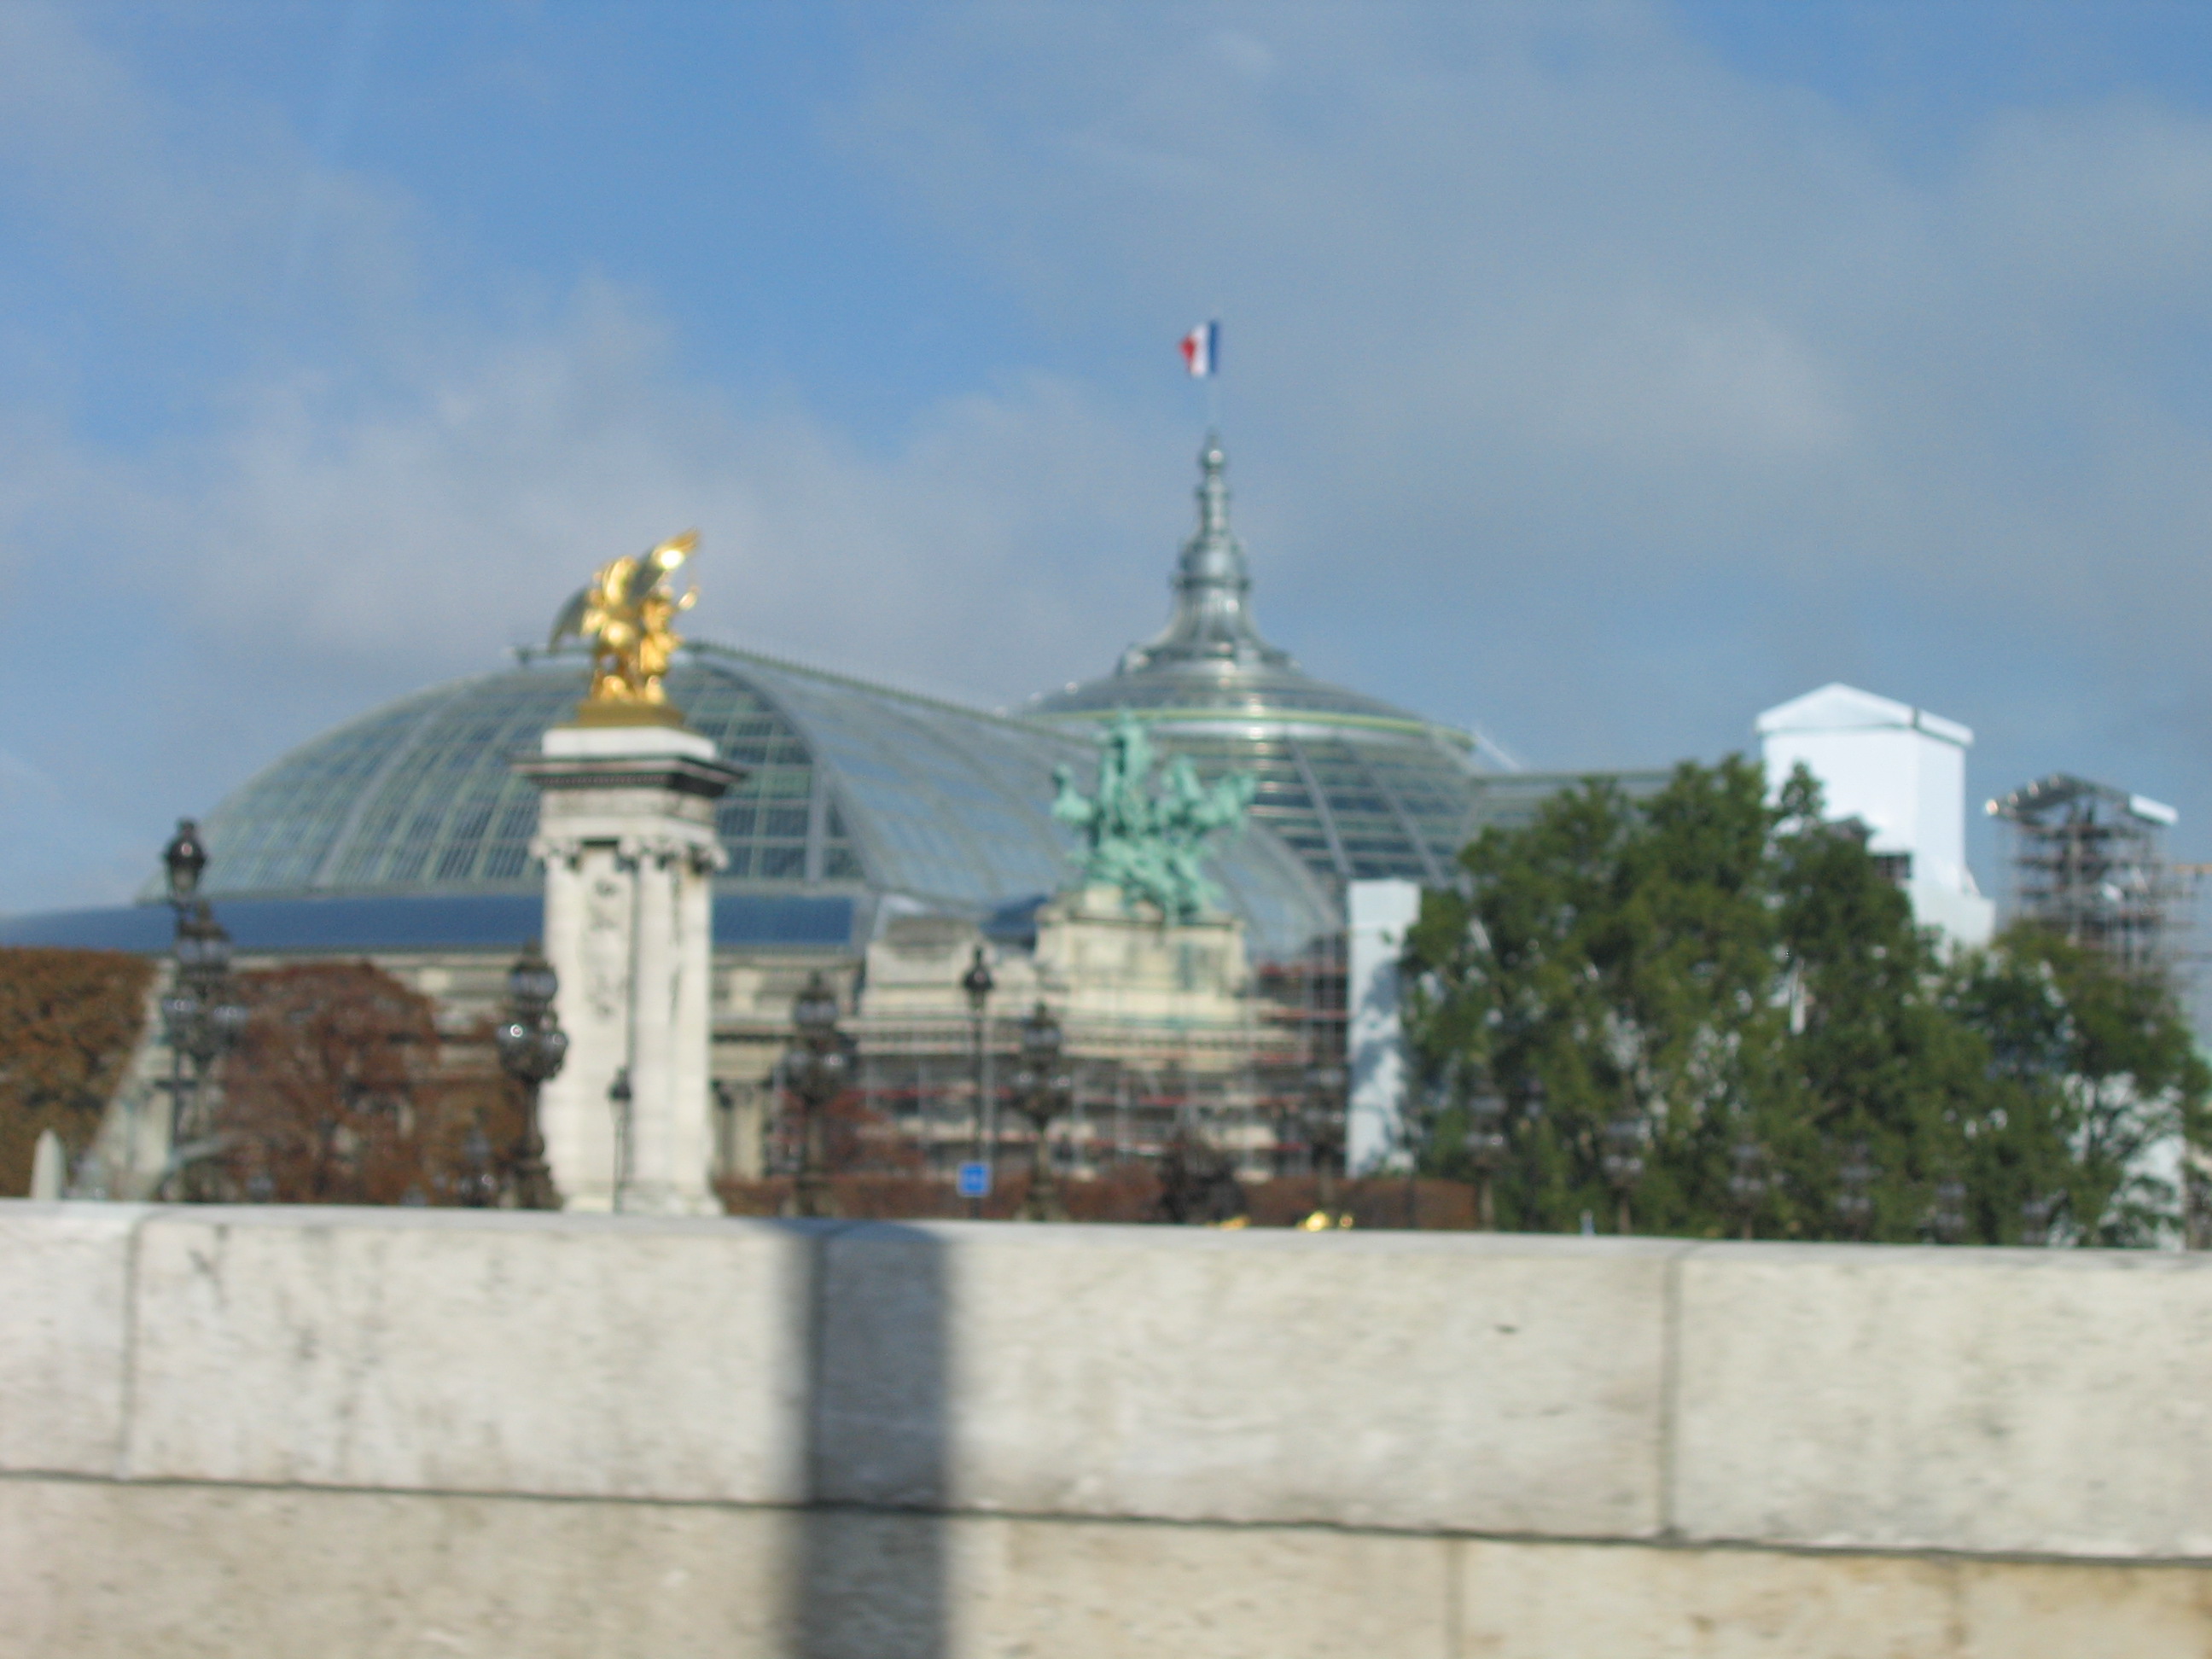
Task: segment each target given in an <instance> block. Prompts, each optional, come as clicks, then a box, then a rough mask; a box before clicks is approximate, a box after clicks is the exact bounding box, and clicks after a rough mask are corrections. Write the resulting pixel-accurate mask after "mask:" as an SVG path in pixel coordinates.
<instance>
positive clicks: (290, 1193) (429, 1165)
mask: <svg viewBox="0 0 2212 1659" xmlns="http://www.w3.org/2000/svg"><path fill="white" fill-rule="evenodd" d="M237 986H238V993H239V1000H240V1001H241V1002H242V1003H244V1004H245V1006H246V1008H247V1009H248V1010H249V1012H251V1014H252V1018H251V1020H250V1021H249V1023H248V1024H247V1025H246V1033H245V1036H243V1038H242V1039H241V1040H240V1043H239V1045H238V1048H236V1050H235V1051H234V1052H233V1053H232V1054H231V1055H230V1056H229V1057H228V1059H227V1060H225V1061H224V1062H223V1066H222V1105H221V1108H220V1110H219V1112H218V1115H217V1122H216V1127H217V1128H218V1130H219V1131H220V1132H221V1133H222V1134H223V1137H224V1139H226V1140H227V1141H228V1143H229V1144H228V1149H227V1150H226V1152H224V1154H223V1158H222V1174H223V1185H224V1187H225V1188H227V1189H228V1193H229V1194H231V1195H234V1196H236V1197H248V1198H259V1199H267V1200H273V1201H275V1202H276V1203H280V1204H397V1203H402V1202H416V1203H426V1204H459V1203H464V1202H466V1201H468V1198H469V1196H470V1182H471V1178H475V1179H477V1181H481V1180H482V1178H483V1176H484V1175H485V1174H486V1173H487V1170H486V1167H485V1165H484V1164H483V1163H482V1162H481V1161H480V1159H475V1158H471V1134H470V1131H471V1128H475V1129H477V1130H478V1131H480V1132H481V1134H482V1137H483V1139H482V1140H481V1141H480V1142H479V1143H478V1144H477V1150H478V1151H479V1152H482V1151H484V1150H488V1151H489V1155H490V1157H491V1158H493V1159H494V1160H495V1161H496V1160H500V1159H503V1158H505V1157H506V1155H507V1152H508V1151H509V1149H510V1148H511V1147H512V1146H513V1144H514V1141H515V1139H516V1137H517V1136H518V1135H519V1133H520V1130H521V1124H522V1109H521V1101H520V1097H519V1095H518V1094H517V1092H516V1091H515V1088H514V1085H513V1084H511V1083H509V1082H508V1081H507V1079H506V1078H505V1077H504V1076H503V1075H502V1074H501V1073H499V1072H498V1071H497V1070H496V1069H495V1068H492V1067H489V1066H486V1065H484V1064H483V1061H482V1058H481V1052H480V1054H479V1058H478V1060H477V1064H475V1065H472V1066H458V1065H449V1064H447V1054H446V1052H445V1048H444V1046H443V1045H442V1044H441V1042H440V1039H439V1034H438V1028H437V1023H436V1020H435V1018H434V1014H433V1008H432V1004H431V1002H430V1000H429V999H428V997H425V996H422V995H420V994H417V993H416V992H414V991H410V990H409V989H408V988H407V987H405V986H404V985H403V984H401V983H400V982H399V981H398V980H396V979H394V978H393V977H392V975H389V974H387V973H386V972H384V971H383V970H382V969H380V968H377V967H374V965H372V964H370V963H366V962H352V963H301V964H300V965H297V966H294V967H288V968H275V969H267V970H265V971H262V972H256V973H245V974H240V975H238V980H237Z"/></svg>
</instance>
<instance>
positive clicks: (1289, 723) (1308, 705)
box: [1022, 433, 1482, 884]
mask: <svg viewBox="0 0 2212 1659" xmlns="http://www.w3.org/2000/svg"><path fill="white" fill-rule="evenodd" d="M1227 468H1228V459H1227V457H1226V456H1225V454H1224V453H1223V451H1222V447H1221V441H1220V439H1219V438H1218V436H1216V435H1212V434H1210V433H1209V434H1208V435H1207V436H1206V446H1205V448H1204V449H1203V450H1202V451H1201V452H1200V455H1199V471H1200V481H1199V486H1198V532H1197V533H1196V534H1195V535H1194V536H1193V537H1192V538H1190V540H1189V541H1188V542H1186V543H1184V544H1183V548H1182V557H1181V559H1180V560H1179V561H1178V562H1177V564H1176V573H1175V575H1174V577H1173V579H1172V580H1171V582H1170V586H1171V588H1172V590H1173V592H1174V593H1175V611H1174V614H1173V616H1172V617H1170V620H1169V622H1168V625H1167V627H1166V628H1165V629H1162V630H1161V632H1160V633H1159V634H1158V635H1157V636H1156V637H1155V638H1153V639H1152V640H1150V641H1146V643H1144V644H1142V645H1135V646H1132V647H1129V649H1128V650H1127V652H1125V653H1122V657H1121V663H1120V665H1119V666H1118V667H1116V669H1115V671H1114V672H1113V673H1111V674H1109V675H1107V676H1106V677H1105V678H1102V679H1096V680H1091V681H1090V682H1088V683H1086V684H1081V685H1073V686H1070V687H1068V688H1067V689H1066V690H1063V691H1055V692H1049V693H1046V694H1043V695H1042V696H1036V697H1032V698H1031V699H1030V701H1029V702H1027V703H1026V704H1024V707H1023V709H1022V712H1023V714H1025V715H1028V716H1030V718H1032V719H1036V720H1042V721H1046V722H1049V723H1052V724H1055V725H1059V726H1071V725H1085V726H1087V725H1091V724H1093V723H1095V722H1097V721H1099V720H1104V719H1106V718H1109V717H1110V716H1111V715H1112V714H1115V713H1116V712H1117V711H1120V710H1122V709H1127V710H1128V711H1130V712H1131V713H1133V714H1138V715H1139V716H1141V717H1142V718H1143V719H1144V720H1146V723H1147V725H1148V726H1150V727H1151V728H1152V733H1153V736H1154V738H1156V739H1157V740H1158V743H1159V744H1160V746H1161V747H1162V748H1164V749H1166V750H1170V751H1171V752H1175V753H1179V754H1187V755H1188V756H1190V757H1191V758H1192V759H1193V760H1194V762H1195V763H1197V765H1198V768H1199V770H1200V773H1201V775H1206V776H1207V777H1212V776H1218V775H1220V774H1222V773H1225V772H1231V771H1238V770H1243V771H1249V772H1252V773H1254V774H1255V775H1257V776H1258V778H1259V781H1260V788H1259V793H1258V796H1257V797H1256V799H1255V800H1254V803H1253V807H1252V816H1253V817H1254V819H1255V821H1256V822H1258V823H1264V824H1266V825H1267V827H1268V828H1269V829H1273V831H1274V832H1275V833H1276V834H1277V835H1279V836H1281V838H1282V839H1283V841H1284V842H1285V843H1286V844H1287V845H1288V846H1290V847H1291V848H1292V849H1294V850H1295V851H1296V852H1297V854H1298V855H1299V856H1300V857H1301V858H1303V859H1304V860H1305V861H1306V864H1307V866H1308V867H1309V868H1310V869H1311V870H1312V871H1313V872H1315V873H1316V875H1317V876H1319V877H1321V878H1323V879H1325V880H1329V881H1332V882H1334V881H1351V880H1361V879H1368V878H1376V877H1390V876H1395V877H1403V878H1407V879H1410V880H1414V881H1422V882H1428V883H1431V884H1435V883H1441V882H1443V880H1444V879H1445V878H1446V875H1445V872H1448V871H1449V869H1450V868H1451V864H1452V860H1453V857H1454V855H1455V854H1456V853H1457V852H1458V850H1459V848H1461V846H1462V845H1463V844H1464V843H1465V842H1466V841H1467V839H1468V835H1469V834H1470V833H1471V830H1472V828H1473V826H1474V819H1475V811H1476V798H1477V793H1478V791H1479V788H1480V778H1481V776H1482V774H1481V772H1480V770H1478V769H1477V768H1476V766H1475V764H1474V747H1475V740H1474V738H1473V737H1471V736H1470V735H1469V734H1468V733H1466V732H1457V731H1454V730H1453V729H1452V728H1450V727H1449V726H1438V725H1436V724H1435V723H1433V722H1431V721H1429V720H1423V719H1422V718H1421V717H1420V716H1419V715H1418V714H1408V713H1407V711H1406V710H1404V709H1402V708H1394V707H1393V706H1391V705H1390V704H1389V703H1387V702H1382V701H1381V700H1380V699H1378V698H1375V697H1370V696H1366V695H1365V694H1364V693H1362V692H1358V691H1353V690H1347V689H1346V688H1345V687H1343V686H1340V685H1331V684H1328V682H1327V681H1324V680H1318V679H1316V678H1313V677H1312V676H1311V675H1310V674H1307V673H1305V672H1304V671H1303V670H1301V669H1300V668H1299V667H1298V665H1297V662H1296V661H1295V660H1294V659H1292V658H1291V654H1290V653H1288V652H1286V651H1285V650H1283V649H1281V648H1280V647H1277V646H1274V645H1271V644H1269V643H1268V642H1267V641H1266V640H1265V639H1263V638H1262V637H1261V634H1260V630H1259V628H1258V626H1257V625H1256V624H1255V623H1254V621H1253V619H1252V609H1251V594H1252V578H1251V574H1250V572H1249V569H1248V568H1247V566H1246V563H1245V558H1244V548H1243V544H1242V543H1241V542H1239V541H1238V540H1237V537H1236V535H1235V533H1234V532H1232V531H1231V529H1230V526H1229V486H1228V482H1227V478H1226V477H1225V474H1226V471H1227Z"/></svg>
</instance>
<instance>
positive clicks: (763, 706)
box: [204, 645, 1338, 956]
mask: <svg viewBox="0 0 2212 1659" xmlns="http://www.w3.org/2000/svg"><path fill="white" fill-rule="evenodd" d="M583 679H584V665H583V659H582V657H581V656H580V655H577V654H572V653H554V654H551V655H538V656H534V657H532V658H529V659H525V660H523V661H521V662H520V663H518V664H517V665H514V666H513V667H511V668H507V669H505V670H502V671H498V672H495V673H489V674H483V675H478V676H476V677H474V678H469V679H465V680H459V681H455V682H453V683H452V684H447V685H442V686H438V687H435V688H433V689H432V690H427V691H423V692H420V693H417V694H416V695H415V696H409V697H404V698H402V699H400V700H399V701H398V702H393V703H391V704H388V705H387V706H386V707H385V708H380V709H377V710H375V711H374V712H373V713H371V714H366V715H363V716H362V717H361V718H360V719H358V720H354V721H351V722H349V724H347V725H345V726H340V727H338V728H337V730H336V731H333V732H329V733H327V734H325V735H324V736H322V737H320V738H316V739H314V740H313V742H310V743H308V744H304V745H302V746H301V748H299V749H297V750H294V751H293V752H292V753H291V754H289V755H287V756H286V757H283V759H281V760H279V761H278V762H276V764H274V765H273V766H271V767H270V768H269V769H267V770H265V771H264V772H263V773H262V774H260V775H258V777H255V778H253V779H252V780H251V781H248V782H247V783H246V784H245V785H244V786H242V787H240V788H239V789H238V790H237V791H235V792H234V793H233V794H231V795H230V796H229V797H228V799H225V800H224V801H223V802H222V804H221V805H219V806H217V807H216V810H215V811H213V812H212V813H210V815H209V817H208V818H207V821H206V823H205V824H204V834H205V836H206V839H207V842H208V848H209V852H210V865H209V868H208V873H207V878H206V882H205V890H206V891H207V892H208V894H209V895H210V896H211V897H215V898H218V899H221V898H278V897H301V898H307V897H328V896H351V897H360V896H402V895H430V894H436V895H447V896H460V895H465V894H477V895H488V894H501V893H505V894H526V893H535V892H536V891H537V890H538V881H539V878H538V873H537V872H536V871H535V870H534V869H533V868H532V865H531V862H530V854H529V844H530V838H531V836H532V833H533V831H534V830H535V829H536V826H537V820H538V793H537V790H536V789H535V788H534V787H532V785H531V784H529V783H528V782H526V781H524V780H523V779H521V778H519V777H517V776H515V775H513V772H512V770H511V769H510V767H509V763H510V762H511V761H512V760H513V758H514V757H517V756H519V755H521V754H523V753H526V752H529V751H534V750H536V748H537V746H538V739H539V737H540V735H541V734H542V733H543V732H544V730H545V728H546V727H548V726H553V725H556V724H559V723H560V722H562V720H567V719H568V717H569V714H570V712H571V710H572V709H573V708H574V705H575V703H576V702H577V699H578V697H579V696H580V694H581V692H582V690H583ZM667 684H668V694H669V697H670V700H671V702H674V703H675V704H676V706H677V707H678V708H681V709H683V710H684V714H685V716H686V720H687V723H688V724H689V725H690V726H691V727H692V728H693V729H694V730H696V731H698V732H702V733H704V734H705V735H707V736H708V737H710V738H713V739H714V744H715V747H716V749H717V750H718V751H719V752H720V755H721V757H722V758H724V759H725V760H726V761H728V762H730V763H732V764H733V765H737V766H739V767H742V768H744V769H745V774H746V775H745V777H744V781H742V782H741V783H739V784H738V786H737V787H736V788H734V789H733V790H732V791H731V793H729V794H728V795H726V796H725V797H724V798H723V799H722V800H721V801H720V804H719V805H718V808H717V815H716V828H717V830H718V832H719V833H720V837H721V841H722V845H723V847H724V849H725V850H726V852H727V853H728V854H729V859H730V863H729V866H728V867H727V868H726V870H725V871H724V872H722V874H721V876H720V878H718V879H717V882H716V886H717V890H718V891H720V892H724V893H744V892H750V893H756V894H769V893H775V892H787V893H803V892H822V893H835V892H843V893H848V894H853V895H855V896H860V897H862V898H867V897H871V896H881V895H884V894H889V893H896V894H900V895H903V896H908V897H910V898H912V899H914V900H915V901H918V902H922V903H925V904H929V905H934V906H951V907H955V908H963V909H968V910H975V911H979V912H980V911H986V910H991V909H994V908H1000V907H1004V906H1006V905H1007V904H1009V903H1010V902H1015V901H1019V900H1024V899H1028V898H1032V897H1036V896H1042V895H1043V894H1046V893H1049V892H1052V891H1054V890H1057V889H1059V888H1060V887H1062V886H1064V885H1065V884H1066V881H1067V879H1068V877H1069V874H1070V871H1071V868H1072V865H1071V861H1070V854H1071V852H1072V849H1073V842H1072V841H1071V839H1070V837H1069V836H1068V833H1067V831H1066V829H1064V827H1063V826H1061V825H1060V824H1059V823H1056V822H1055V821H1054V819H1053V817H1052V816H1051V812H1050V810H1049V808H1050V803H1051V800H1052V795H1053V782H1052V773H1053V768H1054V766H1055V765H1057V764H1060V763H1067V764H1070V765H1073V766H1074V767H1075V768H1076V769H1077V770H1078V772H1079V774H1080V773H1083V772H1085V770H1086V769H1087V768H1088V767H1089V765H1090V764H1091V761H1092V757H1093V754H1094V752H1095V751H1094V750H1093V748H1092V745H1091V742H1090V741H1088V738H1087V734H1082V735H1079V734H1076V733H1071V732H1060V731H1055V730H1052V729H1048V728H1044V727H1040V726H1035V725H1030V724H1026V723H1024V722H1021V721H1017V720H1007V719H1003V718H1000V717H999V716H995V715H991V714H982V713H980V712H977V711H974V710H970V709H966V708H958V707H957V706H955V705H952V704H948V703H942V702H935V701H933V700H931V699H929V698H926V697H921V696H912V695H910V694H908V693H905V692H900V691H895V690H889V689H887V688H885V687H882V686H877V685H870V684H866V683H864V682H861V681H858V680H853V679H848V678H842V677H841V676H838V675H834V674H829V673H823V672H821V671H817V670H813V669H808V668H802V667H799V666H797V665H793V664H790V663H784V662H778V661H776V660H775V659H770V658H766V657H759V656H755V655H752V654H750V653H745V652H741V651H734V650H730V649H726V648H724V647H717V646H711V645H694V646H689V647H685V648H684V651H683V652H682V653H681V654H680V655H679V657H678V660H677V662H676V663H675V665H673V666H672V667H671V670H670V671H669V675H668V681H667ZM1212 865H1213V872H1214V875H1215V878H1216V879H1217V880H1218V882H1219V883H1220V884H1221V886H1222V889H1223V891H1224V895H1225V897H1226V899H1227V900H1228V902H1229V903H1230V906H1231V908H1232V909H1233V910H1235V911H1236V912H1237V914H1239V915H1242V916H1243V918H1244V919H1245V921H1246V923H1247V925H1248V927H1249V928H1250V930H1251V933H1252V937H1253V942H1254V945H1255V949H1257V950H1259V951H1261V953H1262V954H1264V955H1269V956H1273V955H1287V954H1289V953H1291V952H1294V951H1297V950H1299V949H1301V948H1303V947H1304V945H1305V944H1306V943H1307V942H1308V941H1309V940H1310V939H1312V938H1313V937H1315V936H1316V934H1319V933H1327V932H1328V931H1330V930H1332V929H1333V928H1334V927H1335V926H1337V925H1338V923H1337V921H1336V912H1335V905H1334V901H1333V899H1332V898H1331V896H1330V895H1329V894H1328V891H1327V890H1326V889H1325V888H1323V887H1322V885H1321V884H1317V883H1316V882H1315V881H1314V880H1313V879H1312V878H1311V876H1310V873H1309V872H1308V871H1307V869H1306V868H1305V866H1304V864H1303V863H1302V862H1301V860H1300V859H1299V858H1298V857H1297V854H1294V853H1293V852H1292V851H1291V850H1290V849H1288V848H1285V846H1284V845H1283V844H1282V843H1281V842H1279V841H1278V840H1276V839H1275V838H1274V836H1272V835H1270V834H1269V833H1267V831H1266V830H1264V829H1263V830H1259V831H1256V832H1255V833H1250V834H1248V835H1246V836H1243V837H1241V838H1240V839H1239V840H1238V841H1237V842H1235V843H1233V844H1231V845H1229V846H1226V847H1225V848H1222V850H1221V851H1220V852H1219V854H1218V855H1217V856H1216V857H1215V858H1214V860H1213V861H1212Z"/></svg>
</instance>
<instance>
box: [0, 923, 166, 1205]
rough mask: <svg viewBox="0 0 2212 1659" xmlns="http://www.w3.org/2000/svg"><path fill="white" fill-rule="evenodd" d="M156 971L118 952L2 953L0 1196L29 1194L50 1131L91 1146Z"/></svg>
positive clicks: (75, 1148)
mask: <svg viewBox="0 0 2212 1659" xmlns="http://www.w3.org/2000/svg"><path fill="white" fill-rule="evenodd" d="M153 977H154V964H153V963H151V962H149V961H148V960H147V959H146V958H145V957H137V956H131V955H129V954H127V953H125V952H124V951H58V950H45V949H31V948H21V949H4V950H0V1193H9V1194H21V1193H27V1192H28V1191H30V1189H31V1158H32V1154H33V1151H34V1150H35V1148H36V1147H37V1146H38V1140H39V1135H40V1132H41V1131H43V1130H46V1129H52V1131H53V1132H54V1133H55V1134H56V1135H57V1136H58V1137H59V1138H60V1140H61V1143H62V1145H63V1146H64V1147H65V1148H66V1149H67V1150H68V1151H69V1152H70V1154H71V1155H72V1156H75V1155H76V1154H77V1153H79V1152H83V1151H84V1150H85V1148H86V1147H88V1146H90V1145H91V1143H92V1138H93V1136H94V1133H97V1132H98V1130H99V1127H100V1112H101V1110H102V1109H103V1108H105V1107H106V1104H107V1102H108V1099H109V1097H111V1096H112V1095H113V1094H114V1092H115V1090H116V1088H117V1086H118V1085H119V1084H120V1083H121V1082H122V1080H123V1071H124V1067H125V1066H126V1065H128V1064H129V1062H130V1059H131V1050H132V1049H133V1048H136V1047H137V1043H138V1039H139V1036H140V1034H141V1032H142V1031H143V1029H144V1026H145V1021H146V987H147V986H148V985H149V983H151V981H152V980H153Z"/></svg>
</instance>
